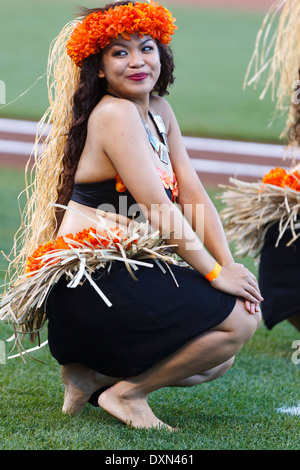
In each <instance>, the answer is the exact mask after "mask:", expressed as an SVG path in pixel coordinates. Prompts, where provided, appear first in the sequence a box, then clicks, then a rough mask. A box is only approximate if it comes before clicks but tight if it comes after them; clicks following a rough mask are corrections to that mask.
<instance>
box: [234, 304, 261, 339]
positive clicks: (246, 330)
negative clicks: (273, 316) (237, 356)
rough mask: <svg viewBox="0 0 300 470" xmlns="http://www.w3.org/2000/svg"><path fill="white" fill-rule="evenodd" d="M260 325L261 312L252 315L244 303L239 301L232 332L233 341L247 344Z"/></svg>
mask: <svg viewBox="0 0 300 470" xmlns="http://www.w3.org/2000/svg"><path fill="white" fill-rule="evenodd" d="M260 323H261V311H260V310H259V311H258V312H256V313H255V314H250V313H249V312H248V311H247V310H246V309H245V305H244V302H241V301H240V302H239V301H238V303H237V306H236V321H235V324H234V326H233V331H232V334H233V340H234V341H237V342H239V343H241V344H244V343H246V342H247V341H249V339H251V338H252V336H253V335H254V333H255V332H256V331H257V330H258V328H259V325H260Z"/></svg>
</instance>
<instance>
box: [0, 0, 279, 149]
mask: <svg viewBox="0 0 300 470" xmlns="http://www.w3.org/2000/svg"><path fill="white" fill-rule="evenodd" d="M102 3H103V4H104V2H102ZM77 4H81V5H84V6H91V4H93V2H91V1H90V0H89V1H87V0H82V1H80V2H75V1H74V0H64V1H63V2H61V1H59V0H52V1H51V2H36V1H35V0H27V1H26V2H21V1H20V0H11V1H10V2H6V3H5V4H3V5H2V6H1V17H0V42H1V44H3V45H5V47H1V50H0V64H1V69H0V80H3V81H4V82H5V83H6V94H7V102H10V101H12V100H14V99H15V98H16V97H17V96H19V95H20V94H21V93H22V92H24V91H25V90H26V89H27V88H29V87H30V86H31V85H32V84H33V83H34V82H35V81H36V79H37V78H38V77H40V76H43V74H44V73H45V70H46V62H47V56H48V47H49V44H50V42H51V40H52V39H54V38H55V37H56V36H57V34H58V33H59V31H60V29H61V28H62V26H63V25H64V24H65V23H66V22H67V21H69V20H70V19H72V18H73V15H74V14H75V13H76V7H77ZM16 12H17V13H16ZM172 12H173V13H174V16H175V17H176V18H177V25H178V27H179V30H178V31H177V32H176V34H175V36H174V40H173V42H172V47H173V49H174V54H175V63H176V74H175V75H176V82H175V85H174V86H173V87H172V89H171V93H170V96H169V98H168V99H169V101H170V103H171V104H172V106H173V108H174V110H175V113H176V115H177V117H178V121H179V123H180V126H181V129H182V132H183V133H184V134H187V135H201V136H213V137H220V138H232V139H245V140H251V141H255V140H259V141H277V140H278V136H279V134H280V132H281V130H282V122H280V120H278V121H277V120H276V121H275V122H274V123H273V125H272V126H271V127H269V124H270V121H271V119H272V116H273V111H274V105H273V103H272V102H271V100H270V97H269V96H268V98H266V99H265V100H264V101H263V102H261V101H259V91H254V90H252V89H249V88H248V89H247V90H246V91H243V89H242V85H243V80H244V76H245V72H246V69H247V65H248V62H249V60H250V57H251V55H252V51H253V47H254V41H255V37H256V33H257V31H258V29H259V27H260V24H261V22H262V19H263V14H257V13H256V14H254V13H250V12H249V13H248V12H233V11H230V10H224V11H222V10H220V11H218V10H211V11H210V10H202V9H199V8H196V9H192V8H186V7H185V6H174V7H172ZM47 105H48V103H47V92H46V79H45V77H44V78H43V79H41V80H40V81H39V82H38V83H37V84H36V86H35V87H34V88H32V89H31V90H30V91H29V92H28V93H27V94H26V95H24V96H23V97H22V98H20V99H19V100H18V101H16V102H15V103H13V104H11V105H10V106H7V107H4V108H2V109H0V116H8V117H21V118H26V119H34V120H38V119H39V118H40V117H41V115H42V114H43V112H44V110H45V109H46V107H47Z"/></svg>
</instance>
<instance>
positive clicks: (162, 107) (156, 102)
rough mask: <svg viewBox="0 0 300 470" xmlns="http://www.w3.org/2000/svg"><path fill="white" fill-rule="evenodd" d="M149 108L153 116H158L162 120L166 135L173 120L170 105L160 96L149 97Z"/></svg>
mask: <svg viewBox="0 0 300 470" xmlns="http://www.w3.org/2000/svg"><path fill="white" fill-rule="evenodd" d="M150 106H151V109H152V110H153V111H154V113H155V114H159V115H160V116H161V117H162V118H163V121H164V123H165V126H166V129H167V133H168V131H169V128H170V125H171V122H172V120H173V119H174V112H173V109H172V107H171V105H170V103H169V102H168V101H167V100H166V99H165V98H163V97H161V96H156V95H151V99H150Z"/></svg>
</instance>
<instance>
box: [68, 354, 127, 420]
mask: <svg viewBox="0 0 300 470" xmlns="http://www.w3.org/2000/svg"><path fill="white" fill-rule="evenodd" d="M61 376H62V379H63V382H64V384H65V396H64V404H63V408H62V411H63V413H68V414H72V413H78V412H79V411H81V410H82V409H83V408H84V406H85V404H86V403H87V402H88V400H89V398H90V397H91V395H92V394H93V393H95V392H96V391H97V390H99V389H100V388H102V387H105V386H110V385H113V384H114V383H116V382H117V381H118V380H120V379H117V378H115V377H109V376H107V375H103V374H100V373H99V372H96V371H94V370H92V369H89V368H88V367H85V366H83V365H82V364H77V363H76V364H75V363H74V364H67V365H64V366H61Z"/></svg>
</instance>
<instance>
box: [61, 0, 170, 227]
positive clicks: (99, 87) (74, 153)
mask: <svg viewBox="0 0 300 470" xmlns="http://www.w3.org/2000/svg"><path fill="white" fill-rule="evenodd" d="M128 3H135V2H128V1H124V2H117V3H110V4H108V5H106V6H105V7H104V8H91V9H89V8H82V9H81V15H80V16H83V17H86V16H88V15H89V14H90V13H93V12H99V11H106V10H108V9H109V8H111V7H115V6H117V5H127V4H128ZM156 44H157V47H158V50H159V54H160V60H161V73H160V76H159V78H158V81H157V83H156V85H155V87H154V89H153V90H152V93H156V94H158V96H164V95H168V94H169V92H168V90H167V88H168V87H169V85H171V84H173V83H174V80H175V78H174V75H173V73H174V68H175V67H174V60H173V53H172V50H171V48H170V47H169V46H166V45H164V44H162V43H160V42H159V41H156ZM102 57H103V51H102V50H101V51H100V52H99V53H98V54H95V55H91V56H89V57H87V58H86V59H85V60H84V61H83V64H82V68H81V73H80V80H79V85H78V88H77V90H76V91H75V93H74V98H73V108H72V125H71V128H70V131H69V133H68V138H67V142H66V146H65V149H64V156H63V170H62V173H61V175H60V181H59V185H58V196H57V203H58V204H62V205H67V204H68V202H69V201H70V198H71V195H72V190H73V185H74V177H75V173H76V170H77V166H78V162H79V158H80V156H81V153H82V151H83V148H84V145H85V141H86V136H87V123H88V119H89V116H90V114H91V112H92V111H93V109H94V108H95V106H96V105H97V104H98V103H99V101H100V100H101V98H102V97H103V96H104V95H105V94H106V89H107V84H106V80H105V79H104V78H99V77H98V73H99V69H100V67H101V64H102ZM63 215H64V211H62V210H61V209H58V210H57V211H56V219H57V227H59V226H60V224H61V221H62V218H63Z"/></svg>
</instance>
